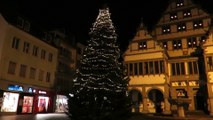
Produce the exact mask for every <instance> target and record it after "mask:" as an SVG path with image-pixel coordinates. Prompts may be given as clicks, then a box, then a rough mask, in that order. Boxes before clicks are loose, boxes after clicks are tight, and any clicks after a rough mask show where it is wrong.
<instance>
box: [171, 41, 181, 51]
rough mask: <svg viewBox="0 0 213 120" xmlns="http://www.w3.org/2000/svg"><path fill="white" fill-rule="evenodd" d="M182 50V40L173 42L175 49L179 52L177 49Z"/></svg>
mask: <svg viewBox="0 0 213 120" xmlns="http://www.w3.org/2000/svg"><path fill="white" fill-rule="evenodd" d="M181 48H182V42H181V40H174V41H173V49H174V50H177V49H181Z"/></svg>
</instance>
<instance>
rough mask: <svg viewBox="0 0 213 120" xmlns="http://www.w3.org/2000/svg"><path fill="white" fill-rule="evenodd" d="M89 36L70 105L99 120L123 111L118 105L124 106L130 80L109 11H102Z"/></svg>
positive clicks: (106, 9) (106, 8) (77, 72)
mask: <svg viewBox="0 0 213 120" xmlns="http://www.w3.org/2000/svg"><path fill="white" fill-rule="evenodd" d="M89 35H90V40H89V41H88V45H87V46H86V48H85V50H84V52H83V55H82V59H81V61H80V66H79V68H78V69H77V71H76V76H77V77H76V78H75V79H74V81H73V82H74V86H73V90H72V96H71V97H70V99H69V101H70V104H71V103H74V102H73V101H77V103H78V104H79V106H80V108H82V109H83V110H82V109H81V112H82V111H84V110H87V112H86V113H85V115H88V114H90V115H91V114H92V115H94V114H95V115H96V117H97V116H98V117H100V116H101V115H100V114H102V113H105V112H106V111H108V112H111V111H113V110H117V109H120V108H122V107H121V106H119V105H121V104H122V105H125V104H124V101H125V100H124V99H125V98H126V97H127V94H126V92H127V85H128V77H126V76H125V74H124V71H123V67H122V64H121V63H120V62H119V61H118V59H119V57H120V49H119V47H118V45H117V44H116V42H117V34H116V32H115V28H114V26H113V23H112V21H111V18H110V12H109V8H108V7H105V8H104V9H100V10H99V15H98V17H97V18H96V21H95V23H94V24H93V26H92V28H91V31H90V32H89ZM72 105H74V104H72ZM75 105H76V103H75ZM79 106H78V108H79ZM117 106H119V107H117ZM88 109H89V111H90V112H88ZM71 111H72V110H71ZM72 112H73V111H72ZM73 114H74V113H73ZM73 116H74V115H73ZM93 117H94V116H93ZM87 118H88V116H87ZM81 119H83V118H81Z"/></svg>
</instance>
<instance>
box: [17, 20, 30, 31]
mask: <svg viewBox="0 0 213 120" xmlns="http://www.w3.org/2000/svg"><path fill="white" fill-rule="evenodd" d="M17 27H19V28H21V29H23V30H25V31H27V32H29V31H30V22H29V21H26V20H24V19H23V18H21V17H18V19H17Z"/></svg>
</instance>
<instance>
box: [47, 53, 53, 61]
mask: <svg viewBox="0 0 213 120" xmlns="http://www.w3.org/2000/svg"><path fill="white" fill-rule="evenodd" d="M52 59H53V54H52V53H49V57H48V61H49V62H52Z"/></svg>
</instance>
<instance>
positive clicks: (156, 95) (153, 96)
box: [148, 89, 164, 113]
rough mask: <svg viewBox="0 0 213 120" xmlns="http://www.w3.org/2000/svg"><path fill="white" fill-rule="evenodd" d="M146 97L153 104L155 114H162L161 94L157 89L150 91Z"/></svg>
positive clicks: (162, 99)
mask: <svg viewBox="0 0 213 120" xmlns="http://www.w3.org/2000/svg"><path fill="white" fill-rule="evenodd" d="M148 97H149V99H150V100H151V101H152V102H153V103H154V106H155V111H156V113H162V104H161V103H162V101H164V98H163V93H162V92H161V91H160V90H158V89H152V90H150V91H149V93H148Z"/></svg>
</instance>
